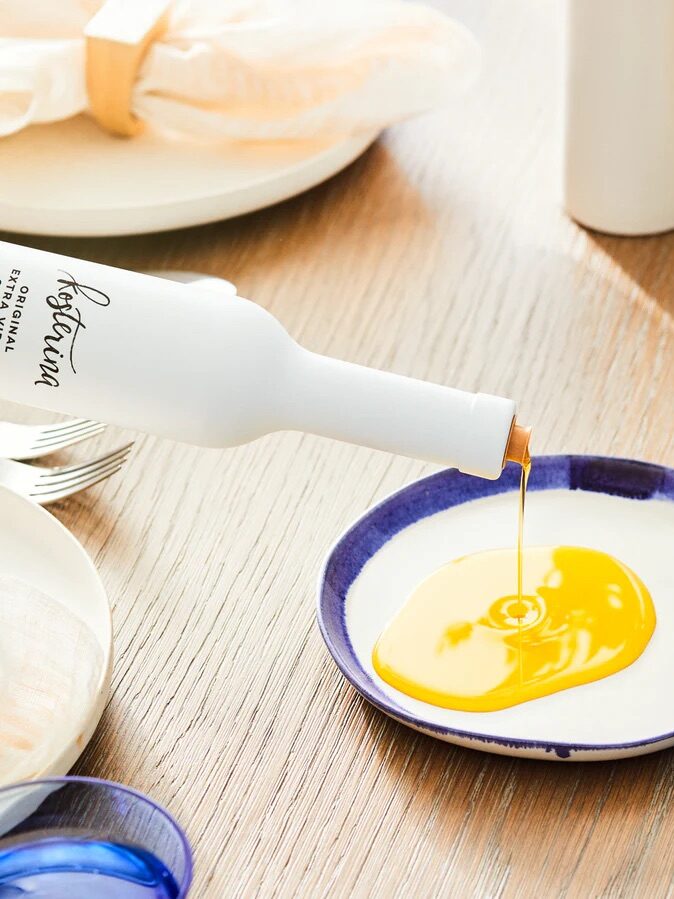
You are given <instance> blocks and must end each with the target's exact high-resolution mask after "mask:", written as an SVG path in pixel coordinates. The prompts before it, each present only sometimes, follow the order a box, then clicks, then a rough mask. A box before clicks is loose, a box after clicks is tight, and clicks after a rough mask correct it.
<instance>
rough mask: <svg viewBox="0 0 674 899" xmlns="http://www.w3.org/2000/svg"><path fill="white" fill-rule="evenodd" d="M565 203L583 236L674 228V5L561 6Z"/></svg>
mask: <svg viewBox="0 0 674 899" xmlns="http://www.w3.org/2000/svg"><path fill="white" fill-rule="evenodd" d="M566 13H567V15H566V38H565V41H566V50H565V53H566V97H565V138H564V144H565V151H564V152H565V161H564V202H565V206H566V209H567V211H568V213H569V214H570V215H571V216H572V217H573V218H574V219H576V220H577V221H578V222H580V223H581V224H582V225H586V226H588V227H590V228H595V229H597V230H599V231H605V232H609V233H612V234H625V235H636V234H652V233H656V232H658V231H665V230H668V229H670V228H674V2H672V0H647V2H644V0H566Z"/></svg>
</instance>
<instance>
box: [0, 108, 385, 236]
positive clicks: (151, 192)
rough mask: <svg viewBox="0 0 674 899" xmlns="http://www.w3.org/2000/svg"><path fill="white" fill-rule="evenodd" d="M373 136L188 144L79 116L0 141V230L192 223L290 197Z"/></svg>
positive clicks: (96, 231) (102, 232) (141, 228)
mask: <svg viewBox="0 0 674 899" xmlns="http://www.w3.org/2000/svg"><path fill="white" fill-rule="evenodd" d="M375 137H376V135H374V134H365V135H358V136H356V137H348V138H343V139H340V140H338V141H318V140H311V141H309V140H307V141H275V142H269V143H267V142H259V143H257V142H256V143H253V142H251V143H225V142H220V143H197V142H192V141H177V140H176V141H167V140H165V139H162V138H160V137H158V136H157V135H154V134H152V133H149V132H148V133H144V134H141V135H140V136H138V137H135V138H133V139H130V140H122V139H119V138H115V137H111V136H110V135H107V134H105V133H104V132H103V131H102V130H101V129H100V128H98V126H97V125H95V124H94V123H93V122H92V121H91V120H90V119H89V118H87V117H86V116H79V117H78V118H75V119H70V120H69V121H66V122H59V123H56V124H52V125H38V126H33V127H31V128H27V129H26V130H25V131H21V132H19V133H18V134H15V135H11V136H10V137H4V138H2V140H0V222H2V227H3V229H4V230H5V231H17V232H20V233H24V234H50V235H55V236H59V237H66V236H69V237H100V236H110V235H118V234H144V233H147V232H150V231H167V230H169V229H171V228H184V227H188V226H190V225H201V224H204V223H206V222H213V221H216V220H218V219H226V218H231V217H232V216H235V215H241V214H242V213H244V212H251V211H253V210H254V209H261V208H262V207H264V206H270V205H271V204H272V203H278V202H279V201H280V200H286V199H287V198H288V197H292V196H295V194H298V193H301V192H302V191H304V190H307V189H308V188H310V187H314V186H315V185H316V184H320V182H321V181H325V180H326V178H329V177H330V176H331V175H334V174H336V173H337V172H339V171H341V169H343V168H345V167H346V166H347V165H349V163H351V162H353V160H354V159H356V157H358V156H360V154H361V153H362V152H363V151H364V150H365V149H366V148H367V147H368V146H369V145H370V144H371V143H372V141H373V140H374V139H375Z"/></svg>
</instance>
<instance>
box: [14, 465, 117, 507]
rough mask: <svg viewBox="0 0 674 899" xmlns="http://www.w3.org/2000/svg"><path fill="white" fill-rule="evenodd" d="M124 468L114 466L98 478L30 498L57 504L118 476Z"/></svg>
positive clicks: (91, 478) (97, 476) (33, 495)
mask: <svg viewBox="0 0 674 899" xmlns="http://www.w3.org/2000/svg"><path fill="white" fill-rule="evenodd" d="M122 467H123V466H122V465H117V466H112V467H111V468H109V469H107V470H106V471H104V472H102V473H100V474H97V475H96V476H93V477H89V478H86V479H85V480H83V481H81V482H79V483H78V484H76V485H70V486H69V487H57V488H56V489H54V490H42V491H39V492H37V493H31V494H30V496H31V497H32V498H33V499H35V500H36V501H37V502H39V501H40V500H44V501H45V502H56V501H57V500H59V499H65V498H66V497H67V496H72V494H73V493H79V492H80V490H87V489H88V488H89V487H94V486H95V485H96V484H100V482H101V481H105V480H106V479H107V478H110V477H112V476H113V475H115V474H117V472H118V471H121V470H122Z"/></svg>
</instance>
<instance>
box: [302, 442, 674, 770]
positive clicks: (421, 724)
mask: <svg viewBox="0 0 674 899" xmlns="http://www.w3.org/2000/svg"><path fill="white" fill-rule="evenodd" d="M519 471H520V469H519V467H518V466H515V465H508V466H507V467H506V469H505V471H504V472H503V474H502V476H501V477H500V479H499V480H497V481H485V480H481V479H479V478H472V477H469V476H467V475H462V474H460V473H459V472H458V471H443V472H440V473H439V474H436V475H432V476H431V477H428V478H425V479H423V480H421V481H417V482H415V483H413V484H410V485H409V486H408V487H406V488H404V489H403V490H401V491H399V492H398V493H395V494H393V496H390V497H389V498H388V499H386V500H384V501H383V502H382V503H380V505H378V506H376V507H375V508H373V509H372V510H371V511H369V512H368V513H367V514H366V515H364V516H363V517H362V518H361V519H360V520H359V521H357V522H356V523H355V524H354V525H353V526H352V527H351V528H349V529H348V530H347V531H346V532H345V534H344V535H343V536H342V537H341V538H340V539H339V541H338V542H337V544H336V545H335V546H334V548H333V549H332V551H331V552H330V554H329V556H328V559H327V561H326V564H325V568H324V571H323V573H322V576H321V582H320V590H319V600H318V618H319V623H320V627H321V631H322V634H323V637H324V639H325V641H326V643H327V645H328V648H329V650H330V652H331V653H332V656H333V658H334V660H335V662H336V663H337V665H338V667H339V668H340V670H341V671H342V673H343V674H344V676H345V677H346V678H347V679H348V680H349V681H350V682H351V683H352V684H353V686H354V687H355V688H356V689H357V690H358V691H359V692H360V693H361V694H362V695H363V696H364V697H365V698H366V699H368V700H369V701H370V702H371V703H372V704H373V705H375V706H376V707H377V708H379V709H381V710H382V711H383V712H385V713H386V714H387V715H390V716H391V717H392V718H395V719H396V720H398V721H400V722H402V723H403V724H407V725H408V726H410V727H412V728H415V729H416V730H420V731H422V732H423V733H426V734H430V735H431V736H434V737H438V738H439V739H441V740H446V741H448V742H450V743H457V744H459V745H461V746H468V747H471V748H474V749H483V750H486V751H489V752H497V753H502V754H506V755H521V756H528V757H531V758H547V759H572V760H574V761H588V760H602V759H613V758H620V757H623V756H630V755H639V754H642V753H647V752H655V751H656V750H658V749H663V748H664V747H666V746H671V745H674V705H673V704H672V698H671V685H672V684H673V683H674V652H672V646H673V645H674V470H672V469H669V468H663V467H661V466H658V465H649V464H646V463H643V462H635V461H631V460H626V459H613V458H603V457H595V456H543V457H540V458H536V459H534V462H533V468H532V473H531V480H530V482H529V491H528V493H527V512H526V524H525V541H526V544H529V545H534V544H548V545H549V544H567V545H569V544H570V545H578V546H588V547H592V548H595V549H599V550H603V551H604V552H607V553H609V554H611V555H613V556H616V557H617V558H618V559H620V560H621V561H622V562H624V563H626V564H627V565H628V566H630V567H631V568H632V569H633V570H634V571H635V572H636V573H637V574H638V575H639V576H640V577H641V578H642V580H643V581H644V582H645V583H646V585H647V587H648V588H649V590H650V592H651V596H652V597H653V602H654V604H655V608H656V613H657V626H656V629H655V633H654V634H653V637H652V639H651V641H650V643H649V644H648V646H647V647H646V649H645V651H644V652H643V654H642V655H641V656H640V657H639V658H638V659H637V660H636V661H635V662H634V663H633V664H632V665H630V666H629V667H628V668H625V669H624V670H623V671H620V672H618V673H617V674H614V675H612V676H610V677H606V678H604V679H603V680H599V681H595V682H594V683H591V684H585V685H583V686H580V687H574V688H572V689H568V690H563V691H561V692H559V693H554V694H552V695H551V696H545V697H543V698H541V699H536V700H532V701H530V702H525V703H522V704H521V705H518V706H514V707H512V708H509V709H503V710H501V711H497V712H457V711H452V710H450V709H442V708H438V707H436V706H433V705H430V704H428V703H425V702H421V701H419V700H416V699H413V698H411V697H409V696H406V695H405V694H404V693H401V692H399V691H398V690H396V689H395V688H394V687H391V686H389V685H388V684H386V683H385V682H384V681H383V680H381V678H380V677H379V676H378V675H377V674H376V672H375V671H374V668H373V666H372V661H371V655H372V648H373V646H374V644H375V641H376V639H377V637H378V636H379V634H380V633H381V631H382V630H383V628H384V626H385V625H386V623H387V622H388V621H389V620H390V619H391V618H392V617H393V615H394V614H395V613H396V612H397V610H398V609H399V608H400V607H401V606H402V605H403V603H404V602H405V600H406V599H407V597H408V596H409V594H410V592H411V591H412V589H413V588H414V587H415V586H416V585H417V584H418V583H419V582H420V581H421V580H423V579H424V578H425V577H427V576H428V575H429V574H430V573H431V572H433V571H435V570H436V569H437V568H439V567H440V566H441V565H443V564H445V563H446V562H448V561H450V560H451V559H454V558H457V557H459V556H463V555H466V554H468V553H472V552H476V551H478V550H482V549H488V548H495V547H504V546H514V544H515V541H516V535H517V530H516V529H517V490H518V486H519Z"/></svg>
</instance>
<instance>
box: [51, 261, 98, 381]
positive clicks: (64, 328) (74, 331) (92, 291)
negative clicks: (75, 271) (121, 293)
mask: <svg viewBox="0 0 674 899" xmlns="http://www.w3.org/2000/svg"><path fill="white" fill-rule="evenodd" d="M59 273H60V274H62V275H64V276H65V277H63V278H59V279H58V281H57V284H58V287H57V289H56V292H55V294H50V295H49V296H48V297H47V298H46V303H47V306H49V308H50V309H51V310H52V321H51V331H50V332H49V334H46V335H45V338H44V344H43V347H42V362H41V363H40V377H39V378H38V380H37V381H35V384H36V385H43V386H44V387H58V386H59V385H60V383H61V382H60V380H59V379H60V377H61V367H62V365H63V361H64V360H66V359H67V361H68V364H69V365H70V369H71V371H72V372H73V374H77V369H76V368H75V344H76V342H77V338H78V336H79V333H80V331H85V330H86V325H85V324H84V321H83V319H82V310H81V309H80V307H79V304H80V301H82V300H88V301H89V302H91V303H94V304H95V305H96V306H109V305H110V297H109V296H108V295H107V293H103V291H102V290H99V289H98V288H97V287H91V286H89V285H86V284H80V283H79V281H76V280H75V278H73V277H72V275H69V274H68V272H64V271H61V270H59Z"/></svg>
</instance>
